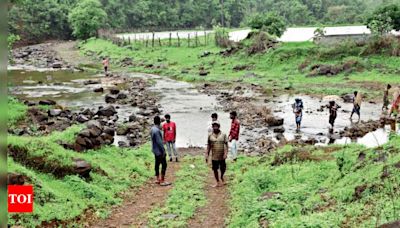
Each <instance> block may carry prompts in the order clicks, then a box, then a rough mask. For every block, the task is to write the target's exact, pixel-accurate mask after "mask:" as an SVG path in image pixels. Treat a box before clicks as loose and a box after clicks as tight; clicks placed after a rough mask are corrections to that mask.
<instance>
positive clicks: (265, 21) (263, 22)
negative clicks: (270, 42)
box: [249, 13, 286, 37]
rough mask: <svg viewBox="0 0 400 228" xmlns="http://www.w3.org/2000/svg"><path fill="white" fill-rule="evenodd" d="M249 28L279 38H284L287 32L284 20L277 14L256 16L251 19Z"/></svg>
mask: <svg viewBox="0 0 400 228" xmlns="http://www.w3.org/2000/svg"><path fill="white" fill-rule="evenodd" d="M249 26H250V27H251V28H253V29H260V30H263V31H265V32H267V33H269V34H270V35H274V36H277V37H280V36H282V34H283V33H284V32H285V30H286V25H285V22H284V19H283V18H282V17H280V16H279V15H277V14H275V13H268V14H263V15H260V14H256V15H254V16H253V17H252V18H251V19H250V21H249Z"/></svg>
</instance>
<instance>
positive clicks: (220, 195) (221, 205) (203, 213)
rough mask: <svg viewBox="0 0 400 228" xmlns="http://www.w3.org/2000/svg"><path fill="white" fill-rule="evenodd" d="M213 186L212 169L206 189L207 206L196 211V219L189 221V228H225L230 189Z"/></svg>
mask: <svg viewBox="0 0 400 228" xmlns="http://www.w3.org/2000/svg"><path fill="white" fill-rule="evenodd" d="M228 165H229V164H228ZM227 182H228V180H227ZM213 184H215V180H214V174H213V172H212V171H211V168H210V172H209V175H208V177H207V184H206V188H205V191H206V198H207V204H206V205H205V206H204V207H201V208H199V209H198V210H197V211H196V214H195V215H194V217H193V218H192V219H190V220H189V222H188V227H190V228H192V227H195V228H196V227H198V228H202V227H215V228H220V227H225V218H226V217H227V216H228V214H229V209H228V206H227V201H228V198H229V194H228V187H227V185H225V186H223V187H218V188H213V187H211V186H212V185H213Z"/></svg>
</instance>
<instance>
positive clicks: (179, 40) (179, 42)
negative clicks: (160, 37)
mask: <svg viewBox="0 0 400 228" xmlns="http://www.w3.org/2000/svg"><path fill="white" fill-rule="evenodd" d="M176 36H177V37H178V47H180V46H181V39H180V38H179V33H176Z"/></svg>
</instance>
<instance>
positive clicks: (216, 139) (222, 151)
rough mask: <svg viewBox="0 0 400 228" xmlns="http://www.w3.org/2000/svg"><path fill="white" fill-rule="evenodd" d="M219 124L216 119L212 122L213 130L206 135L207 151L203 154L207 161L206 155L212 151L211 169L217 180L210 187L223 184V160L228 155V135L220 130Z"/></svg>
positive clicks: (224, 167) (224, 166) (224, 165)
mask: <svg viewBox="0 0 400 228" xmlns="http://www.w3.org/2000/svg"><path fill="white" fill-rule="evenodd" d="M220 126H221V125H220V123H219V122H218V121H214V122H213V123H212V127H213V132H212V133H211V134H210V135H209V136H208V142H207V151H206V154H205V158H206V163H208V157H209V156H210V152H211V151H212V156H211V159H212V170H213V171H214V177H215V180H216V182H217V183H216V184H215V185H213V186H212V187H220V186H222V185H224V184H225V180H224V174H225V171H226V162H225V160H226V157H227V156H228V137H227V136H226V134H224V133H222V132H221V130H220ZM218 170H220V172H221V176H219V173H218Z"/></svg>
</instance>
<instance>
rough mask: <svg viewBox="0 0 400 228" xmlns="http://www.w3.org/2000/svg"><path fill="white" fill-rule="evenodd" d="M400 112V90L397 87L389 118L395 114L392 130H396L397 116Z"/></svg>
mask: <svg viewBox="0 0 400 228" xmlns="http://www.w3.org/2000/svg"><path fill="white" fill-rule="evenodd" d="M399 113H400V90H399V89H397V90H396V91H395V92H394V94H393V102H392V105H391V107H390V110H389V118H390V117H391V116H392V115H393V117H394V121H393V124H392V125H391V129H392V131H396V122H397V117H398V115H399Z"/></svg>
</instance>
